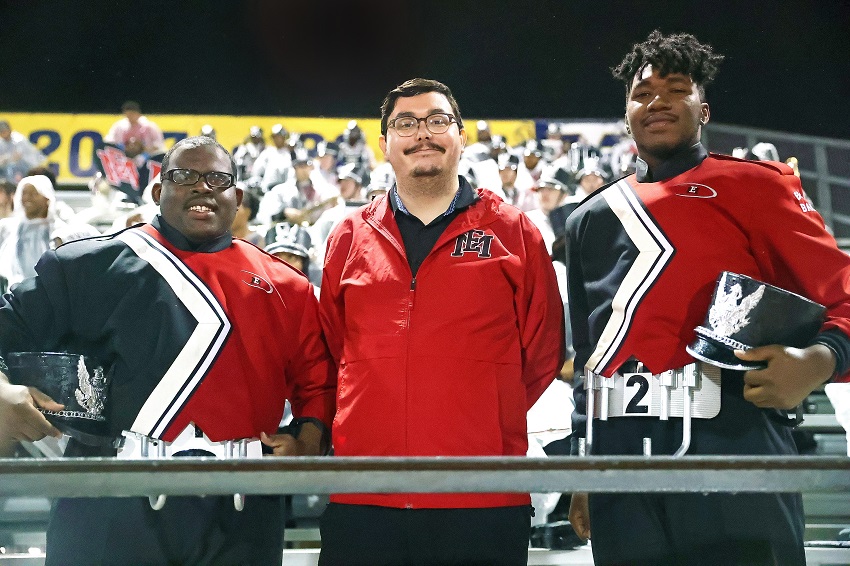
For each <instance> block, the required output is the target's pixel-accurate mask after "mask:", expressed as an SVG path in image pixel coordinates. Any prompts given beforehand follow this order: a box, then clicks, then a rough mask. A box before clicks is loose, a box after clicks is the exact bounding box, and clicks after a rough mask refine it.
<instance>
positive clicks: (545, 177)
mask: <svg viewBox="0 0 850 566" xmlns="http://www.w3.org/2000/svg"><path fill="white" fill-rule="evenodd" d="M572 182H573V179H572V175H571V174H570V172H569V171H567V170H566V169H563V168H561V167H547V168H546V169H544V170H543V172H542V173H541V174H540V179H539V180H538V181H537V183H535V184H534V187H532V189H531V190H533V191H537V190H539V189H540V188H541V187H552V188H555V189H558V190H559V191H563V192H565V193H568V192H570V187H571V186H572Z"/></svg>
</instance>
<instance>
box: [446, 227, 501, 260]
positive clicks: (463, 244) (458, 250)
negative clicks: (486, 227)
mask: <svg viewBox="0 0 850 566" xmlns="http://www.w3.org/2000/svg"><path fill="white" fill-rule="evenodd" d="M492 241H493V235H492V234H488V235H485V234H484V231H483V230H470V231H469V232H466V233H464V234H461V235H460V236H458V237H457V240H455V249H454V251H452V257H461V256H462V255H463V254H465V253H467V252H475V253H477V254H478V257H491V256H490V244H491V242H492Z"/></svg>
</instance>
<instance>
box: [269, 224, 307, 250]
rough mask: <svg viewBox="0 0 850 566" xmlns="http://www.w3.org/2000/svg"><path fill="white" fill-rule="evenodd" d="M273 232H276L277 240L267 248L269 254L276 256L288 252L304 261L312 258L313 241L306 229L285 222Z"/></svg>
mask: <svg viewBox="0 0 850 566" xmlns="http://www.w3.org/2000/svg"><path fill="white" fill-rule="evenodd" d="M273 230H274V231H275V240H274V242H272V243H271V244H269V245H268V246H266V251H267V252H268V253H270V254H272V255H274V254H276V253H280V252H286V253H290V254H294V255H297V256H299V257H303V258H304V259H309V258H310V246H311V245H312V240H311V238H310V233H309V232H308V231H307V229H306V228H303V227H301V226H298V225H296V224H289V223H286V222H284V223H281V224H278V225H276V226H275V227H274V228H273Z"/></svg>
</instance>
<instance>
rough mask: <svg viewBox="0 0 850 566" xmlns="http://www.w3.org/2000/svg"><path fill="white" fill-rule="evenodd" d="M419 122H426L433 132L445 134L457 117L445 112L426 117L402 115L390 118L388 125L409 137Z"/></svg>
mask: <svg viewBox="0 0 850 566" xmlns="http://www.w3.org/2000/svg"><path fill="white" fill-rule="evenodd" d="M419 122H425V127H426V128H428V131H429V132H431V133H432V134H445V133H446V132H447V131H448V130H449V126H451V125H452V122H457V118H455V117H454V116H452V115H451V114H445V113H443V112H435V113H434V114H429V115H428V116H425V117H424V118H417V117H415V116H400V117H398V118H395V119H393V120H390V121H389V123H388V124H387V127H388V128H393V129H394V130H395V131H396V132H397V133H398V135H400V136H402V137H408V136H412V135H413V134H414V133H416V130H418V129H419Z"/></svg>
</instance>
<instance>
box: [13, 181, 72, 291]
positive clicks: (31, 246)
mask: <svg viewBox="0 0 850 566" xmlns="http://www.w3.org/2000/svg"><path fill="white" fill-rule="evenodd" d="M14 202H15V204H14V213H13V214H12V216H10V217H9V218H4V219H2V220H0V276H2V277H3V278H5V280H6V285H7V286H8V287H11V286H12V285H15V284H16V283H20V282H21V281H23V280H24V279H26V278H27V277H34V276H35V269H34V268H35V264H36V263H37V262H38V260H39V258H40V257H41V254H43V253H44V252H45V251H47V250H48V249H50V234H51V233H52V232H53V230H55V229H56V228H57V227H59V226H61V225H62V224H64V223H63V222H62V221H61V220H58V219H57V218H56V216H55V214H54V207H55V202H56V192H55V191H54V190H53V185H52V184H51V182H50V179H48V178H47V177H45V176H44V175H34V176H32V177H24V178H23V179H21V180H20V182H19V183H18V186H17V189H16V190H15V196H14ZM4 291H5V289H4Z"/></svg>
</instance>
